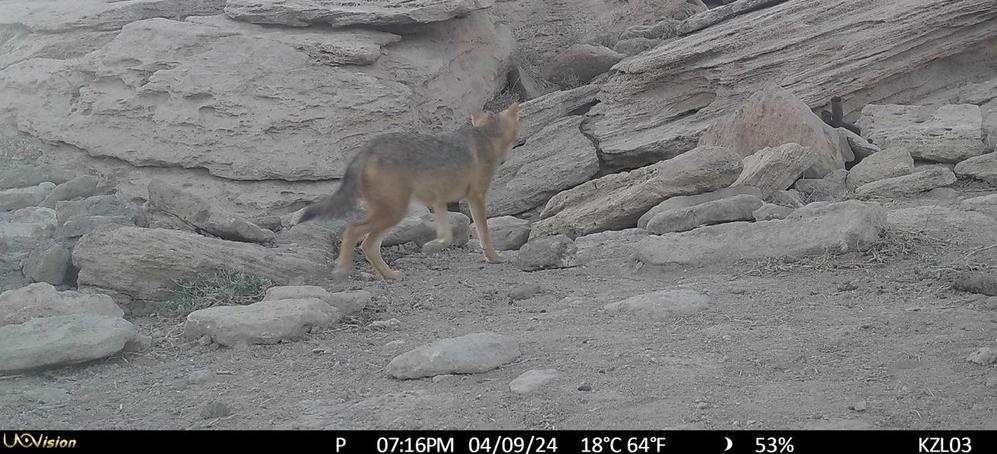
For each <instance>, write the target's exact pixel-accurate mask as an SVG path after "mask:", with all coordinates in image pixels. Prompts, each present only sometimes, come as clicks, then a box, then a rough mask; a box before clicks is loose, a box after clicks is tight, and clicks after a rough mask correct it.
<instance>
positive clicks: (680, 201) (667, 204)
mask: <svg viewBox="0 0 997 454" xmlns="http://www.w3.org/2000/svg"><path fill="white" fill-rule="evenodd" d="M741 194H747V195H753V196H755V197H758V198H761V197H762V191H760V190H758V188H755V187H752V186H734V187H730V188H723V189H719V190H716V191H711V192H704V193H702V194H696V195H680V196H676V197H671V198H668V199H665V201H664V202H661V203H659V204H657V205H655V206H654V208H651V209H650V210H647V213H644V214H643V215H641V217H640V219H637V227H640V228H644V227H647V223H648V221H650V220H651V218H653V217H654V216H655V215H657V214H658V213H663V212H665V211H671V210H676V209H680V208H689V207H694V206H696V205H700V204H703V203H706V202H713V201H716V200H721V199H726V198H728V197H734V196H736V195H741Z"/></svg>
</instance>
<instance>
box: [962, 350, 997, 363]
mask: <svg viewBox="0 0 997 454" xmlns="http://www.w3.org/2000/svg"><path fill="white" fill-rule="evenodd" d="M966 361H969V362H971V363H976V364H979V365H981V366H989V365H991V364H993V363H997V349H993V348H990V347H982V348H980V349H979V350H977V351H975V352H973V353H970V354H969V356H968V357H967V358H966Z"/></svg>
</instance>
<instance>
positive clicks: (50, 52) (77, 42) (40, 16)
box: [0, 0, 225, 69]
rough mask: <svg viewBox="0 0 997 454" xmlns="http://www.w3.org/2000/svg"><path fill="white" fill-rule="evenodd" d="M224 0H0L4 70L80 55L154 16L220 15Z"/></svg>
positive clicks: (0, 29) (0, 33)
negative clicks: (39, 60)
mask: <svg viewBox="0 0 997 454" xmlns="http://www.w3.org/2000/svg"><path fill="white" fill-rule="evenodd" d="M224 7H225V0H129V1H114V0H73V1H62V0H5V1H3V2H0V35H2V36H4V42H3V52H0V69H2V68H5V67H7V66H9V65H11V64H14V63H17V62H20V61H24V60H28V59H31V58H38V57H41V58H52V59H59V60H65V59H68V58H72V57H80V56H83V55H85V54H87V53H88V52H90V51H93V50H94V49H97V48H99V47H101V46H103V45H105V44H107V43H108V42H109V41H111V40H112V39H113V38H114V36H115V35H117V33H118V30H119V29H121V27H123V26H124V25H126V24H128V23H131V22H135V21H139V20H142V19H149V18H153V17H166V18H170V19H175V20H183V19H184V18H185V17H187V16H200V15H209V14H218V13H221V12H222V9H223V8H224Z"/></svg>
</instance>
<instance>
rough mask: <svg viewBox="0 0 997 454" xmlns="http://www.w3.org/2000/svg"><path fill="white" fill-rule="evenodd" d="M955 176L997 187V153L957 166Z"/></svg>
mask: <svg viewBox="0 0 997 454" xmlns="http://www.w3.org/2000/svg"><path fill="white" fill-rule="evenodd" d="M955 174H956V175H958V176H960V177H968V178H975V179H977V180H983V181H986V182H987V183H990V184H992V185H997V153H987V154H984V155H980V156H975V157H972V158H969V159H967V160H965V161H962V162H960V163H958V164H956V165H955Z"/></svg>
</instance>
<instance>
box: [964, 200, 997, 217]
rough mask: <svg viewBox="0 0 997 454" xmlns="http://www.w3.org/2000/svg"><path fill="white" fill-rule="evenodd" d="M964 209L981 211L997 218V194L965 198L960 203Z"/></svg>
mask: <svg viewBox="0 0 997 454" xmlns="http://www.w3.org/2000/svg"><path fill="white" fill-rule="evenodd" d="M960 205H961V206H962V208H963V209H966V210H972V211H979V212H980V213H984V214H987V215H990V216H991V217H994V218H997V194H989V195H983V196H979V197H972V198H969V199H966V200H963V201H962V203H961V204H960Z"/></svg>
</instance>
